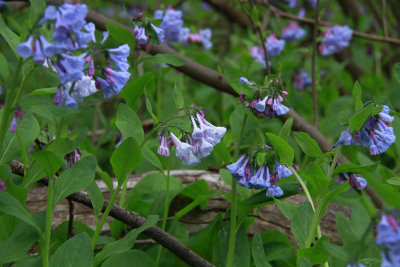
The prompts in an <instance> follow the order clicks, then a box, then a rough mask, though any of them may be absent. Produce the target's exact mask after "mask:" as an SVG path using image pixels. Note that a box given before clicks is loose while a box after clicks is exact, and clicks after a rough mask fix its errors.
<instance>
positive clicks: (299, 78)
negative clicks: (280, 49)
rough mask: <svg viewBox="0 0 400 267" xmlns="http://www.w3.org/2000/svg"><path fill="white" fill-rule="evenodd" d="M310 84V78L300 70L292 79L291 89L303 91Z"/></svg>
mask: <svg viewBox="0 0 400 267" xmlns="http://www.w3.org/2000/svg"><path fill="white" fill-rule="evenodd" d="M311 84H312V80H311V77H310V76H309V75H308V73H307V72H306V71H305V70H304V69H302V70H301V73H300V74H295V75H294V77H293V88H294V89H297V90H304V89H305V88H306V87H307V86H310V85H311Z"/></svg>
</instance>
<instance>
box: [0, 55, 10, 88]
mask: <svg viewBox="0 0 400 267" xmlns="http://www.w3.org/2000/svg"><path fill="white" fill-rule="evenodd" d="M9 76H10V70H9V69H8V61H7V59H6V57H5V56H4V55H3V53H0V78H2V79H3V81H4V82H6V81H7V80H8V77H9ZM3 90H4V88H3Z"/></svg>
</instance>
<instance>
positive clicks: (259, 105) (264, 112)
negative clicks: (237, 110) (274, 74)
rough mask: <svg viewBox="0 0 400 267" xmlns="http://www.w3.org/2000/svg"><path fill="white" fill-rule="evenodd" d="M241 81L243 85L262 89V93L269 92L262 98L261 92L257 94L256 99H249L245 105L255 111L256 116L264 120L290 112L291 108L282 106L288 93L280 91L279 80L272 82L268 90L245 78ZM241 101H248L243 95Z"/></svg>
mask: <svg viewBox="0 0 400 267" xmlns="http://www.w3.org/2000/svg"><path fill="white" fill-rule="evenodd" d="M239 80H240V82H241V83H244V84H246V85H248V86H251V87H255V88H258V89H260V91H261V90H266V91H267V95H266V96H264V97H261V94H260V92H257V93H256V95H255V97H253V98H251V99H249V101H248V102H246V103H245V106H246V107H247V108H251V109H253V112H254V114H255V115H257V116H258V117H260V118H263V117H265V116H268V117H270V118H274V117H275V116H281V115H284V114H286V113H288V112H289V108H288V107H286V106H285V105H283V104H282V102H283V97H285V96H287V95H288V93H287V92H286V91H281V90H280V85H279V81H278V80H277V79H275V80H271V81H270V83H269V85H270V86H269V87H268V88H263V87H260V86H258V85H256V84H254V83H252V82H250V81H249V80H248V79H247V78H245V77H241V78H240V79H239ZM239 101H240V102H245V101H246V99H245V96H244V95H243V94H240V97H239Z"/></svg>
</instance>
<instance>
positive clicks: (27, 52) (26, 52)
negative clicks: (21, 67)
mask: <svg viewBox="0 0 400 267" xmlns="http://www.w3.org/2000/svg"><path fill="white" fill-rule="evenodd" d="M32 42H33V37H32V35H31V36H29V38H28V40H26V41H25V42H23V43H20V44H19V45H18V46H17V53H18V55H19V56H20V57H22V58H28V57H30V56H31V55H32Z"/></svg>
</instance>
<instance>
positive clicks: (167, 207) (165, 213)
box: [156, 158, 170, 266]
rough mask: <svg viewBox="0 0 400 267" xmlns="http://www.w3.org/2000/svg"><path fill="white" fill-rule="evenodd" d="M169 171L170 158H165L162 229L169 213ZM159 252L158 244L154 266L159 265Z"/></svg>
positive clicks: (160, 250) (160, 248) (160, 247)
mask: <svg viewBox="0 0 400 267" xmlns="http://www.w3.org/2000/svg"><path fill="white" fill-rule="evenodd" d="M169 171H170V158H167V177H166V184H167V187H166V190H165V200H164V214H163V222H162V225H161V229H163V230H165V227H166V225H167V218H168V213H169V187H170V175H169ZM161 252H162V246H161V245H159V247H158V252H157V259H156V266H159V264H160V259H161Z"/></svg>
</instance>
